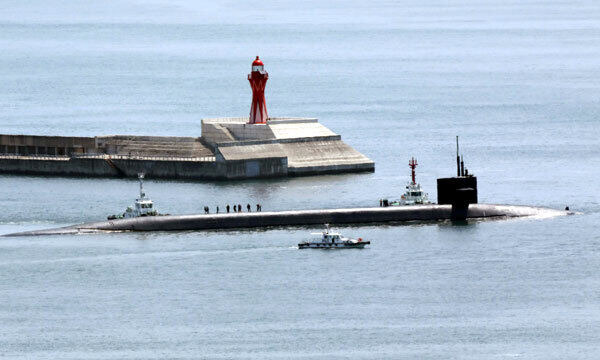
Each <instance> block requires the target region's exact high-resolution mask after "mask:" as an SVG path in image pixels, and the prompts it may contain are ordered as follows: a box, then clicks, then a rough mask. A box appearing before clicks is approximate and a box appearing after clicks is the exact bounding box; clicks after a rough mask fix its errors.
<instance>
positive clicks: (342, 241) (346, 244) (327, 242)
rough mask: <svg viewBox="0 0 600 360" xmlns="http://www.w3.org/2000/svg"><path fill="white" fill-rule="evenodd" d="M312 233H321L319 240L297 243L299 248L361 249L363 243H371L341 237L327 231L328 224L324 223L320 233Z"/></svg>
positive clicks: (360, 239)
mask: <svg viewBox="0 0 600 360" xmlns="http://www.w3.org/2000/svg"><path fill="white" fill-rule="evenodd" d="M312 235H321V241H305V242H301V243H300V244H298V248H299V249H362V248H364V247H365V245H369V244H371V242H370V241H363V239H362V238H358V239H356V240H355V239H350V238H345V237H342V235H340V234H338V233H332V232H330V231H329V224H325V230H324V231H323V232H322V233H313V234H312Z"/></svg>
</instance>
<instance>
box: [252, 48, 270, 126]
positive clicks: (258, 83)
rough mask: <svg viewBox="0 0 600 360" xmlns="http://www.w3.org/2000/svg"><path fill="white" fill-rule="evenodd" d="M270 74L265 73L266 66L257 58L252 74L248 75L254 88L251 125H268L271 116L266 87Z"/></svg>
mask: <svg viewBox="0 0 600 360" xmlns="http://www.w3.org/2000/svg"><path fill="white" fill-rule="evenodd" d="M268 79H269V74H268V73H267V72H266V71H265V65H264V64H263V62H262V61H261V60H260V59H259V58H258V56H257V57H256V59H255V60H254V61H253V62H252V72H251V73H250V74H248V81H249V82H250V87H251V88H252V107H251V108H250V121H249V122H248V123H249V124H266V123H267V119H268V118H269V115H268V114H267V104H266V102H265V86H266V85H267V80H268Z"/></svg>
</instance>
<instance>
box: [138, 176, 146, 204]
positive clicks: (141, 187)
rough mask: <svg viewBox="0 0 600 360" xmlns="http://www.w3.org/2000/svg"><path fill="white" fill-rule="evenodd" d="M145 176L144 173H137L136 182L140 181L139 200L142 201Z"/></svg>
mask: <svg viewBox="0 0 600 360" xmlns="http://www.w3.org/2000/svg"><path fill="white" fill-rule="evenodd" d="M145 176H146V174H144V173H139V174H138V180H139V181H140V199H143V198H144V197H145V196H146V194H144V177H145Z"/></svg>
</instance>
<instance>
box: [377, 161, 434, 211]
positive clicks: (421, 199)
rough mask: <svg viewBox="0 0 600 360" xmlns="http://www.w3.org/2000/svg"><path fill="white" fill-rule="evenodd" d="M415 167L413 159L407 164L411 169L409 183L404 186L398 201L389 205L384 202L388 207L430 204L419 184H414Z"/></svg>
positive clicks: (415, 163)
mask: <svg viewBox="0 0 600 360" xmlns="http://www.w3.org/2000/svg"><path fill="white" fill-rule="evenodd" d="M417 165H418V164H417V160H416V159H415V158H412V159H411V160H410V161H409V162H408V166H409V167H410V169H411V181H410V182H409V183H408V184H406V191H405V192H404V194H403V195H402V196H401V197H400V200H398V201H392V202H389V203H388V202H387V201H386V203H388V205H389V206H401V205H419V204H430V202H429V196H428V194H427V193H426V192H424V191H423V189H422V188H421V184H419V183H418V182H416V176H415V168H416V167H417Z"/></svg>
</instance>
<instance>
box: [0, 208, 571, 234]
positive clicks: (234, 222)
mask: <svg viewBox="0 0 600 360" xmlns="http://www.w3.org/2000/svg"><path fill="white" fill-rule="evenodd" d="M466 210H467V212H466V218H467V219H486V218H514V217H526V216H537V217H553V216H561V215H568V214H569V213H568V212H567V211H561V210H554V209H548V208H542V207H532V206H519V205H492V204H470V205H469V206H468V208H467V209H466ZM454 218H455V217H454V216H453V212H452V206H451V205H438V204H425V205H411V206H390V207H370V208H349V209H324V210H298V211H269V212H251V213H229V214H224V213H221V214H196V215H167V216H148V217H138V218H129V219H116V220H108V221H101V222H94V223H85V224H79V225H73V226H68V227H63V228H56V229H47V230H35V231H27V232H22V233H15V234H8V235H4V236H30V235H59V234H77V233H87V232H98V231H182V230H220V229H246V228H266V227H278V226H302V225H323V224H325V223H329V224H363V223H386V222H403V221H440V220H449V219H454Z"/></svg>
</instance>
